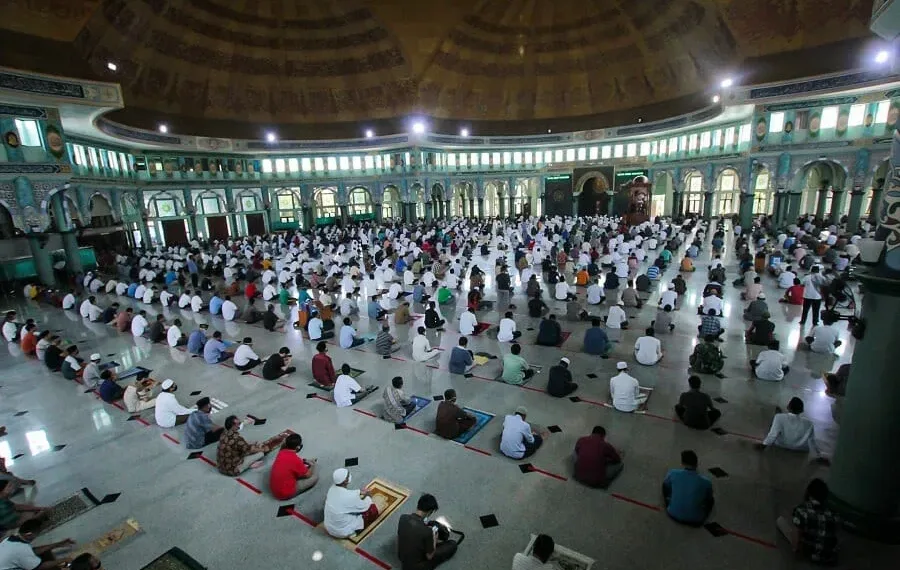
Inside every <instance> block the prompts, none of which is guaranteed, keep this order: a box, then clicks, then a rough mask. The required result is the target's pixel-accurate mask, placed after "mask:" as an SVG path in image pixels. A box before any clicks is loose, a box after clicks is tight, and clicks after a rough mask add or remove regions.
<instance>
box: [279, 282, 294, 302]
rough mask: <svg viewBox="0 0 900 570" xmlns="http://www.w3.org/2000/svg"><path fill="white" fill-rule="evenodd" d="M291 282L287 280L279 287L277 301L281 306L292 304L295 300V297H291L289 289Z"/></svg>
mask: <svg viewBox="0 0 900 570" xmlns="http://www.w3.org/2000/svg"><path fill="white" fill-rule="evenodd" d="M292 284H293V282H292V281H288V282H287V283H285V284H284V286H283V287H282V288H281V291H279V292H278V302H279V303H281V304H282V306H285V305H288V304H293V303H296V302H297V299H294V298H293V297H291V292H290V291H289V288H290V286H291V285H292Z"/></svg>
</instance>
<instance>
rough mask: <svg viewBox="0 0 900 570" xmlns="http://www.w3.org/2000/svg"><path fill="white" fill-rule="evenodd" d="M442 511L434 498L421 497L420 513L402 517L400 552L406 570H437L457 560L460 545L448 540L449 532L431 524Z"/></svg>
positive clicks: (399, 528)
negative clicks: (457, 550) (436, 514)
mask: <svg viewBox="0 0 900 570" xmlns="http://www.w3.org/2000/svg"><path fill="white" fill-rule="evenodd" d="M437 509H438V503H437V499H435V498H434V495H429V494H425V495H422V496H421V497H420V498H419V503H418V504H417V505H416V512H414V513H412V514H410V515H402V516H401V517H400V523H399V524H398V526H397V552H398V555H399V558H400V562H401V563H402V566H401V568H402V570H433V569H434V568H436V567H437V566H438V565H439V564H441V563H443V562H446V561H447V560H450V559H451V558H453V555H454V554H456V548H457V546H458V544H459V543H457V542H456V541H454V540H450V539H449V538H448V537H446V536H445V535H446V529H444V530H445V532H444V533H442V532H441V530H442V529H441V527H440V526H438V525H435V524H431V523H430V519H431V518H432V517H433V516H434V513H435V511H437Z"/></svg>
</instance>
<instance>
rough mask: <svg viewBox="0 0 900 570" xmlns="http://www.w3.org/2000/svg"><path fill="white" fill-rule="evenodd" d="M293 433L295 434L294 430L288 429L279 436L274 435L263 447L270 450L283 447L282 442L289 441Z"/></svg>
mask: <svg viewBox="0 0 900 570" xmlns="http://www.w3.org/2000/svg"><path fill="white" fill-rule="evenodd" d="M292 433H294V430H291V429H286V430H284V431H283V432H281V433H279V434H277V435H273V436H272V437H270V438H269V439H267V440H266V441H264V442H263V445H264V446H265V447H268V448H269V449H274V448H275V447H277V446H279V445H281V444H282V442H284V440H285V439H287V436H289V435H291V434H292Z"/></svg>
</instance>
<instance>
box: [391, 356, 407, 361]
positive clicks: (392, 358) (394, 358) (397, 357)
mask: <svg viewBox="0 0 900 570" xmlns="http://www.w3.org/2000/svg"><path fill="white" fill-rule="evenodd" d="M391 360H399V361H400V362H406V359H405V358H400V357H399V356H392V357H391Z"/></svg>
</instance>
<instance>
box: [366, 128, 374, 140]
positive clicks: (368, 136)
mask: <svg viewBox="0 0 900 570" xmlns="http://www.w3.org/2000/svg"><path fill="white" fill-rule="evenodd" d="M374 136H375V131H373V130H372V129H366V138H367V139H370V138H372V137H374Z"/></svg>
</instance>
